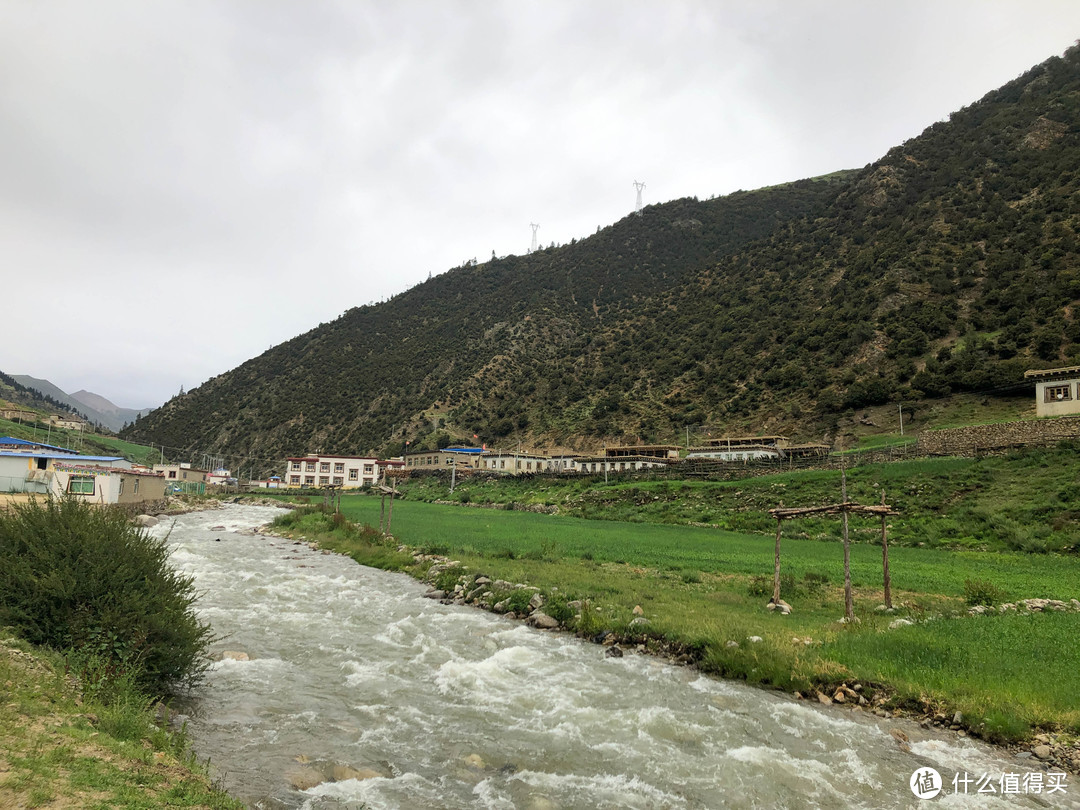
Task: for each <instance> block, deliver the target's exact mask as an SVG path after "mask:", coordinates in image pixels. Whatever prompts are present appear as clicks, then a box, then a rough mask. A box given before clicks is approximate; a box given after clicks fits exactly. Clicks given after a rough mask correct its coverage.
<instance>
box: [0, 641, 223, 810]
mask: <svg viewBox="0 0 1080 810" xmlns="http://www.w3.org/2000/svg"><path fill="white" fill-rule="evenodd" d="M71 664H72V662H71V660H69V659H67V658H65V656H61V655H58V654H56V653H50V652H47V651H43V650H34V649H33V648H31V647H30V646H29V645H27V644H26V643H25V642H23V641H21V640H15V639H12V638H5V639H3V640H0V684H3V692H4V699H3V701H0V807H25V808H34V807H80V808H93V809H95V810H116V809H117V808H129V809H130V810H150V809H151V808H160V807H175V808H183V807H192V808H221V810H241V808H243V807H244V805H243V803H242V802H240V801H237V800H236V799H232V798H231V797H229V796H228V795H226V794H225V793H223V792H222V791H220V790H218V789H216V788H215V787H214V786H213V785H212V784H211V782H210V780H209V779H208V778H207V775H206V772H205V770H204V769H202V768H201V767H199V765H198V764H197V763H195V761H194V760H193V758H192V756H191V754H190V752H189V750H188V748H187V741H186V738H185V737H184V735H183V734H182V733H177V732H170V731H166V730H164V729H161V728H159V727H158V726H157V725H156V724H155V716H154V713H153V710H152V707H151V703H150V702H149V701H148V699H147V698H146V697H145V696H144V695H143V694H142V693H141V692H139V691H138V690H132V689H130V688H128V687H126V686H119V685H116V684H113V685H112V686H111V687H109V688H108V689H107V690H106V691H105V692H104V693H102V692H99V691H97V690H95V689H93V688H90V689H86V688H85V686H86V684H83V685H82V686H80V685H78V684H76V683H73V680H72V678H71V676H70V675H67V674H65V673H67V672H69V671H70V669H71ZM98 685H103V684H101V683H99V684H98Z"/></svg>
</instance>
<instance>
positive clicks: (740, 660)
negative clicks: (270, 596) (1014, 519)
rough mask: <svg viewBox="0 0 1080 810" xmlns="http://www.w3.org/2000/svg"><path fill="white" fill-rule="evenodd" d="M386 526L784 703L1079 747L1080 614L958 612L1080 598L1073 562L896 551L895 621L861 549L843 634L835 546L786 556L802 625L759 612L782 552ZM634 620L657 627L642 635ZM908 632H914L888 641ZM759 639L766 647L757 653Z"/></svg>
mask: <svg viewBox="0 0 1080 810" xmlns="http://www.w3.org/2000/svg"><path fill="white" fill-rule="evenodd" d="M379 510H380V502H379V499H378V498H375V497H366V496H347V497H345V498H343V499H342V511H343V513H344V515H345V516H347V517H348V518H349V519H350V521H353V522H356V523H360V524H363V523H367V524H369V525H377V524H378V522H379ZM393 519H394V526H393V528H394V534H395V536H396V538H397V541H400V542H403V543H406V544H408V545H409V546H410V547H412V548H415V549H420V550H424V551H428V552H433V553H438V554H445V555H449V556H451V557H452V558H454V559H455V560H460V561H461V563H462V564H463V565H464V566H465V567H467V568H468V569H470V570H471V571H473V572H477V573H484V574H487V575H488V576H489V577H491V578H493V579H503V580H507V581H509V582H519V583H527V584H529V585H533V586H536V587H538V588H540V589H541V590H542V591H543V592H544V593H545V594H546V595H547V596H548V597H549V599H552V600H553V601H554V602H555V603H557V604H565V603H566V602H567V601H570V600H574V599H582V600H586V601H587V604H588V609H587V612H586V613H583V615H582V618H570V619H569V620H568V622H567V625H568V626H569V628H570V629H577V630H580V631H582V632H585V633H587V634H590V635H591V634H593V633H595V632H597V631H598V630H601V629H610V630H613V631H615V632H616V633H619V634H622V635H623V636H625V637H627V638H634V639H639V640H641V641H645V642H648V641H649V640H650V639H652V640H662V641H664V642H674V643H675V645H676V646H677V647H678V648H680V649H684V650H688V651H690V652H691V654H692V655H693V657H694V659H695V660H696V661H697V663H698V665H699V666H700V667H701V668H702V669H704V670H706V671H709V672H713V673H716V674H719V675H723V676H725V677H734V678H741V679H745V680H747V681H748V682H750V683H757V684H761V685H766V686H775V687H779V688H783V689H787V690H801V691H807V690H813V689H815V688H824V687H826V686H835V685H836V684H838V683H840V682H842V681H848V682H849V683H851V682H853V681H861V682H862V683H863V684H872V685H876V686H878V687H880V689H881V691H884V692H888V693H889V694H890V695H891V697H892V702H891V705H892V706H894V707H904V708H908V709H917V710H920V711H925V712H927V713H929V714H934V713H942V714H948V716H949V717H950V718H951V716H952V714H953V712H954V711H957V710H959V711H961V712H962V713H963V716H964V723H965V725H967V726H968V727H969V728H970V729H971V730H972V731H974V732H976V733H978V734H980V735H982V736H984V737H986V738H987V739H990V740H995V741H1011V740H1020V739H1024V738H1026V737H1027V736H1028V735H1030V734H1031V733H1032V732H1033V731H1034V730H1035V729H1053V730H1059V731H1065V732H1069V733H1072V734H1076V733H1080V708H1078V706H1077V704H1076V701H1075V695H1076V693H1077V690H1078V687H1080V646H1078V645H1076V644H1075V643H1074V641H1073V640H1074V639H1075V638H1077V637H1080V636H1078V634H1080V613H1075V612H1073V613H1039V614H1031V615H1029V614H1027V613H1026V612H1024V613H1016V614H1012V613H1008V614H1003V615H998V614H996V612H995V614H994V615H987V616H969V615H968V613H967V604H966V602H965V589H966V587H970V586H968V583H969V582H976V581H979V582H983V583H984V588H985V589H988V590H989V591H991V592H992V591H993V589H995V588H996V589H997V591H998V593H999V594H1000V598H1001V599H1019V598H1028V597H1052V598H1058V599H1069V598H1073V597H1078V596H1080V560H1077V559H1076V558H1073V557H1060V556H1053V555H1032V554H1018V553H987V552H972V551H953V550H943V549H934V548H897V549H895V550H894V551H893V553H892V554H891V560H890V562H891V568H892V576H893V599H894V602H895V603H896V604H898V605H901V606H902V607H901V608H900V609H899V610H898V611H897V612H896V613H892V614H885V613H880V612H877V611H875V607H877V605H879V604H880V603H881V600H882V596H881V584H880V583H881V567H880V566H881V563H880V560H881V550H880V547H874V546H869V545H855V546H854V547H853V548H852V578H853V582H854V585H855V606H856V614H857V615H858V616H859V617H860V619H861V621H860V622H859V623H858V624H856V625H848V626H845V625H841V624H839V623H838V621H837V620H838V619H839V618H840V617H841V616H842V615H843V592H842V587H841V585H842V582H843V573H842V558H841V549H840V546H839V544H838V543H835V542H822V541H819V540H811V539H806V538H795V537H790V538H786V539H785V540H784V546H783V548H784V573H785V585H784V598H785V599H786V600H787V601H789V602H790V603H791V604H792V605H793V606H794V613H793V614H792V615H790V616H781V615H779V614H776V613H770V612H768V611H766V610H765V609H764V605H765V602H766V600H767V598H768V593H771V573H772V562H773V560H772V552H773V543H772V538H771V537H764V536H754V535H747V534H739V533H735V532H728V531H721V530H716V529H710V528H702V527H691V526H662V525H651V524H633V523H620V522H614V521H588V520H582V519H577V518H566V517H554V516H550V515H544V514H535V513H530V512H522V511H506V510H487V509H462V508H459V507H454V506H447V505H438V504H430V503H422V502H415V501H409V500H405V501H399V502H396V503H395V505H394V513H393ZM279 522H280V524H281V527H282V528H283V529H284V530H286V531H288V532H289V533H291V534H292V535H293V536H300V535H303V536H305V537H306V538H307V539H309V540H316V539H317V540H318V541H319V543H320V544H321V545H323V546H324V547H327V548H332V549H334V550H337V551H342V552H344V553H348V554H350V555H351V556H353V557H355V558H356V559H357V560H358V561H360V562H362V563H364V564H367V565H375V566H379V567H383V568H391V569H396V570H404V571H408V572H410V573H412V574H413V575H416V576H423V574H424V572H425V569H426V564H424V563H420V564H417V563H415V562H414V559H413V557H412V555H410V554H402V553H399V552H397V550H396V544H395V545H390V546H387V545H382V544H381V543H380V541H379V538H378V537H377V535H373V534H371V533H367V534H365V533H363V532H361V531H360V530H359V529H358V528H357V527H356V526H354V525H352V524H351V523H350V522H347V521H344V520H342V519H341V518H338V519H336V520H335V519H333V516H331V515H326V514H321V513H320V512H318V511H317V510H311V511H309V510H301V511H298V512H295V513H292V514H290V515H287V516H283V518H282V519H280V521H279ZM853 523H854V521H853ZM834 532H838V527H836V526H834ZM453 576H454V577H456V574H454V575H453ZM443 579H444V580H445V582H443V583H442V584H451V580H450V579H447V578H446V577H445V576H444V577H443ZM636 605H640V606H641V607H642V608H643V610H644V617H645V618H646V619H648V622H649V624H648V625H645V626H639V627H634V628H631V626H630V622H631V621H632V619H633V618H634V614H633V612H632V611H633V608H634V607H635V606H636ZM897 618H908V619H910V620H912V621H913V622H914V623H913V624H911V625H909V626H904V627H899V628H896V629H890V628H889V624H890V623H891V622H893V621H895V620H896V619H897ZM751 636H760V637H761V638H762V641H761V642H760V643H750V642H748V639H749V638H750V637H751ZM808 638H809V639H811V643H809V644H807V643H806V640H807V639H808ZM730 641H735V642H737V643H738V646H737V647H731V646H728V642H730Z"/></svg>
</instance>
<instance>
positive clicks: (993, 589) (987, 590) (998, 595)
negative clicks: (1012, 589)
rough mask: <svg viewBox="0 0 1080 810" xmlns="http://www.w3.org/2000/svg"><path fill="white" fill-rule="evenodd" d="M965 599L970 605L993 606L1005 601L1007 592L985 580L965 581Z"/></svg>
mask: <svg viewBox="0 0 1080 810" xmlns="http://www.w3.org/2000/svg"><path fill="white" fill-rule="evenodd" d="M964 599H965V600H966V601H967V603H968V604H969V605H987V606H988V607H989V606H993V605H996V604H998V603H999V602H1004V601H1005V592H1004V591H1002V590H1001V588H999V587H997V585H995V584H994V583H992V582H990V581H989V580H985V579H965V580H964Z"/></svg>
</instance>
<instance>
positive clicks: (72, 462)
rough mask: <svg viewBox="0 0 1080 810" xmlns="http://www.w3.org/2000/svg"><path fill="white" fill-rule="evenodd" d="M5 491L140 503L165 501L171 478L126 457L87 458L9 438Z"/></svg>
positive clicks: (3, 444)
mask: <svg viewBox="0 0 1080 810" xmlns="http://www.w3.org/2000/svg"><path fill="white" fill-rule="evenodd" d="M0 492H7V493H16V494H30V495H43V496H46V497H48V496H52V497H62V496H64V495H65V494H66V495H70V496H72V497H75V498H78V499H80V500H85V501H89V502H91V503H97V504H137V503H142V502H145V501H156V500H161V499H162V498H164V497H165V492H166V478H165V476H164V474H162V473H160V472H155V471H154V470H151V469H149V468H147V467H141V466H139V465H137V464H133V463H132V462H130V461H128V460H127V459H125V458H123V457H121V456H90V455H82V454H80V453H76V452H75V451H74V450H70V449H68V448H66V447H56V446H55V445H50V444H43V443H40V442H33V441H29V440H26V439H16V438H13V437H11V436H5V437H2V438H0Z"/></svg>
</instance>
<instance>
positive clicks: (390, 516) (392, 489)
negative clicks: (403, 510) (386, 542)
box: [384, 476, 397, 535]
mask: <svg viewBox="0 0 1080 810" xmlns="http://www.w3.org/2000/svg"><path fill="white" fill-rule="evenodd" d="M387 478H388V479H389V480H390V510H389V511H388V512H387V513H386V531H385V532H384V534H386V535H389V534H390V521H391V520H393V519H394V492H395V491H396V490H397V485H396V484H395V483H394V480H393V479H392V478H390V476H387Z"/></svg>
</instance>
